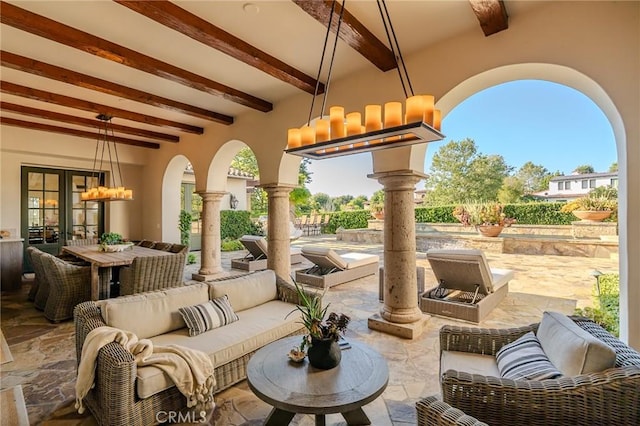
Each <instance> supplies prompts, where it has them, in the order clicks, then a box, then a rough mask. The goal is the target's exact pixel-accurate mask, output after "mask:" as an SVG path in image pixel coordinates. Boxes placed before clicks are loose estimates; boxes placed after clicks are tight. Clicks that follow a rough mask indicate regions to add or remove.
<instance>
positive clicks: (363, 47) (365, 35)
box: [293, 0, 398, 71]
mask: <svg viewBox="0 0 640 426" xmlns="http://www.w3.org/2000/svg"><path fill="white" fill-rule="evenodd" d="M293 2H294V3H295V4H297V5H298V6H300V8H301V9H302V10H304V11H305V12H307V13H308V14H309V15H311V16H312V17H313V18H315V19H316V20H317V21H318V22H320V23H321V24H322V25H324V26H325V27H326V26H327V25H328V24H329V16H330V15H331V5H332V3H333V1H332V0H293ZM341 10H342V5H340V3H336V7H335V10H334V12H333V15H334V16H333V20H332V21H331V31H333V32H334V33H335V32H336V30H337V29H338V18H339V17H340V11H341ZM339 37H340V38H341V39H342V40H343V41H344V42H345V43H347V44H348V45H349V46H351V47H352V48H354V49H355V50H356V51H358V52H359V53H360V54H361V55H362V56H364V57H365V58H366V59H367V60H369V61H370V62H371V63H372V64H374V65H375V66H376V67H378V68H379V69H381V70H382V71H389V70H392V69H394V68H395V67H397V66H398V65H397V62H396V58H395V56H394V55H393V52H392V51H391V49H389V48H388V47H387V46H386V45H385V44H384V43H383V42H381V41H380V40H379V39H378V38H377V37H376V36H375V35H373V33H372V32H371V31H369V30H368V29H367V27H365V26H364V25H363V24H362V23H361V22H360V21H358V20H357V19H356V18H355V17H354V16H353V15H352V14H351V13H349V11H348V10H346V9H345V11H344V13H343V16H342V25H340V34H339Z"/></svg>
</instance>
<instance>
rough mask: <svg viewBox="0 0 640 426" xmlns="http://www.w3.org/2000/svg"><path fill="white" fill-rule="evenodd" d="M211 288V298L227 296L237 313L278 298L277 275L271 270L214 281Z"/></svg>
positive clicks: (210, 284)
mask: <svg viewBox="0 0 640 426" xmlns="http://www.w3.org/2000/svg"><path fill="white" fill-rule="evenodd" d="M209 286H210V290H209V297H210V298H211V299H216V298H218V297H222V296H224V295H225V294H226V295H227V296H229V302H230V303H231V306H232V307H233V310H234V311H236V313H237V312H240V311H244V310H245V309H249V308H253V307H254V306H258V305H261V304H263V303H266V302H268V301H270V300H275V299H277V298H278V289H277V286H276V274H275V272H274V271H272V270H270V269H266V270H264V271H258V272H254V273H252V274H247V275H242V276H240V277H238V278H232V279H228V280H224V281H213V282H210V283H209Z"/></svg>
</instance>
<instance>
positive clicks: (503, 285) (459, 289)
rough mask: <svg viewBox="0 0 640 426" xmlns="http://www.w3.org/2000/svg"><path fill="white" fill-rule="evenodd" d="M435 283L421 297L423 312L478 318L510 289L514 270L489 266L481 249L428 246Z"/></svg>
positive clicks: (478, 319)
mask: <svg viewBox="0 0 640 426" xmlns="http://www.w3.org/2000/svg"><path fill="white" fill-rule="evenodd" d="M427 260H428V261H429V264H430V265H431V269H432V270H433V273H434V275H435V276H436V279H437V280H438V285H437V286H436V287H433V288H431V289H429V290H427V291H426V292H425V293H424V294H423V295H422V297H421V298H420V309H422V311H423V312H426V313H429V314H434V315H442V316H446V317H450V318H457V319H461V320H465V321H472V322H476V323H477V322H480V321H482V320H483V319H484V317H486V316H487V315H488V314H489V312H491V310H492V309H493V308H495V307H496V306H497V305H498V304H499V303H500V302H501V301H502V299H504V297H505V296H506V295H507V293H508V292H509V280H511V279H512V278H513V271H512V270H509V269H494V268H489V265H488V263H487V259H486V257H485V256H484V253H483V252H482V251H480V250H467V249H460V250H440V249H438V250H435V249H432V250H429V251H427Z"/></svg>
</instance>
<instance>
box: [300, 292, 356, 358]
mask: <svg viewBox="0 0 640 426" xmlns="http://www.w3.org/2000/svg"><path fill="white" fill-rule="evenodd" d="M294 284H295V287H296V291H297V292H298V297H299V301H300V304H299V305H298V306H297V307H296V309H297V310H298V311H300V313H301V314H302V318H301V319H302V321H301V322H302V324H304V327H305V328H306V330H307V334H305V335H304V336H303V338H302V343H301V344H300V348H294V349H293V350H292V352H291V353H290V354H289V356H290V358H292V359H294V358H295V357H296V356H297V357H298V358H300V356H301V354H304V350H305V348H307V347H308V350H307V357H308V358H309V363H310V364H311V365H312V366H314V367H316V368H320V369H323V370H328V369H330V368H333V367H335V366H337V365H338V364H340V360H341V358H342V351H341V349H340V346H339V345H338V340H340V335H341V334H344V333H345V332H346V331H347V326H348V325H349V321H351V319H350V318H349V317H348V316H347V315H345V314H336V313H335V312H331V313H330V314H329V316H328V317H326V315H327V310H328V308H329V305H327V306H325V307H324V308H323V307H322V296H324V293H322V295H320V294H318V293H314V294H308V293H307V292H305V291H304V290H303V289H302V287H301V286H300V285H298V283H297V282H295V281H294ZM325 292H326V290H325ZM325 317H326V318H325ZM294 352H295V353H294Z"/></svg>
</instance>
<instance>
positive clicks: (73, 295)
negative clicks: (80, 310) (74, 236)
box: [40, 253, 91, 322]
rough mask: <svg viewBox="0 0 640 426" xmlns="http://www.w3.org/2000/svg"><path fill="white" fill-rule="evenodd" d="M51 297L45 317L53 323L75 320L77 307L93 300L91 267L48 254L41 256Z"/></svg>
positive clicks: (45, 309)
mask: <svg viewBox="0 0 640 426" xmlns="http://www.w3.org/2000/svg"><path fill="white" fill-rule="evenodd" d="M40 260H41V262H42V269H43V270H44V272H45V274H46V275H47V281H48V283H49V295H48V297H47V303H46V305H45V307H44V316H45V317H46V318H47V319H48V320H49V321H53V322H58V321H64V320H67V319H71V318H73V308H75V307H76V305H78V304H80V303H82V302H86V301H87V300H91V267H90V266H77V265H73V264H71V263H67V262H65V261H64V260H61V259H58V258H57V257H55V256H52V255H50V254H48V253H42V254H40Z"/></svg>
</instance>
